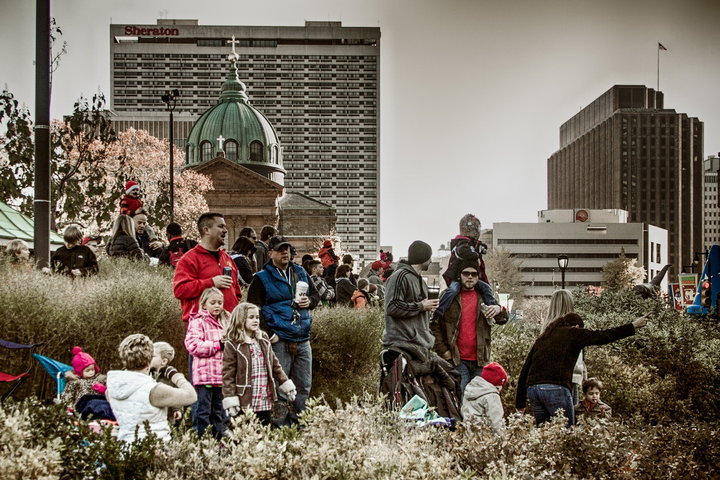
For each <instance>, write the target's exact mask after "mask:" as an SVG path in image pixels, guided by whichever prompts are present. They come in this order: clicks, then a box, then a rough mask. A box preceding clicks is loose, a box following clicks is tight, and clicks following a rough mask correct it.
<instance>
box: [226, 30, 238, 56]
mask: <svg viewBox="0 0 720 480" xmlns="http://www.w3.org/2000/svg"><path fill="white" fill-rule="evenodd" d="M227 43H229V44H231V45H232V53H231V54H229V55H228V60H230V61H231V62H237V61H238V60H239V59H240V55H238V54H237V52H236V51H235V44H239V43H240V40H235V35H233V36H232V40H228V41H227Z"/></svg>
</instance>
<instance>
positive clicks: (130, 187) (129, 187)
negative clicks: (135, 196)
mask: <svg viewBox="0 0 720 480" xmlns="http://www.w3.org/2000/svg"><path fill="white" fill-rule="evenodd" d="M133 190H140V185H138V183H137V182H134V181H132V180H128V182H127V183H126V184H125V193H130V192H132V191H133Z"/></svg>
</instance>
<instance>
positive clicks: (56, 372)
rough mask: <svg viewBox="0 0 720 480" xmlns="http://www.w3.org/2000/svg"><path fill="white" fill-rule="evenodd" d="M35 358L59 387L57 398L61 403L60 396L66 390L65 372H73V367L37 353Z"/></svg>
mask: <svg viewBox="0 0 720 480" xmlns="http://www.w3.org/2000/svg"><path fill="white" fill-rule="evenodd" d="M33 357H35V359H36V360H37V361H38V362H40V365H42V367H43V368H44V369H45V371H46V372H47V373H48V375H50V376H51V377H52V378H53V380H55V383H56V385H57V388H56V396H55V398H56V400H58V401H59V400H60V395H61V394H62V392H63V390H65V383H66V380H65V372H67V371H68V370H72V367H71V366H70V365H68V364H67V363H62V362H58V361H57V360H53V359H52V358H49V357H44V356H42V355H38V354H37V353H36V354H34V355H33Z"/></svg>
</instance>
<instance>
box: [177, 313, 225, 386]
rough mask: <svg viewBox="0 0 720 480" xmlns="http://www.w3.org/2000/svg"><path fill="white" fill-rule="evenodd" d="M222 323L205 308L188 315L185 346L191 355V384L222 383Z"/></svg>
mask: <svg viewBox="0 0 720 480" xmlns="http://www.w3.org/2000/svg"><path fill="white" fill-rule="evenodd" d="M222 335H223V329H222V325H220V323H219V322H218V321H217V320H216V319H215V317H213V316H212V315H210V313H209V312H208V311H207V310H200V311H199V312H198V313H196V314H194V315H192V316H191V317H190V321H189V322H188V329H187V333H186V334H185V348H187V351H188V353H190V355H192V356H193V359H192V383H193V385H218V386H219V385H222V384H223V378H222V369H223V352H222V350H221V339H222Z"/></svg>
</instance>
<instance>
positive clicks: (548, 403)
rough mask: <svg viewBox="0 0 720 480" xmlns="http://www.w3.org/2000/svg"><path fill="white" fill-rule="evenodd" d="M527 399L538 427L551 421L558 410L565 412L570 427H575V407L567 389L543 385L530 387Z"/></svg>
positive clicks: (559, 386)
mask: <svg viewBox="0 0 720 480" xmlns="http://www.w3.org/2000/svg"><path fill="white" fill-rule="evenodd" d="M527 397H528V400H530V405H531V406H532V409H533V413H535V424H536V425H542V424H543V423H545V422H547V421H549V420H550V419H551V418H552V417H553V415H555V413H557V411H558V410H563V413H564V414H565V417H566V418H567V419H568V427H570V426H572V425H575V405H574V404H573V401H572V395H571V394H570V389H568V388H567V387H563V386H561V385H551V384H547V383H541V384H539V385H533V386H531V387H528V389H527Z"/></svg>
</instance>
